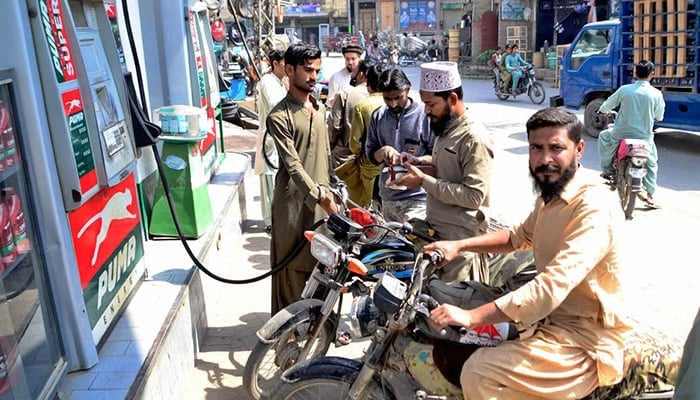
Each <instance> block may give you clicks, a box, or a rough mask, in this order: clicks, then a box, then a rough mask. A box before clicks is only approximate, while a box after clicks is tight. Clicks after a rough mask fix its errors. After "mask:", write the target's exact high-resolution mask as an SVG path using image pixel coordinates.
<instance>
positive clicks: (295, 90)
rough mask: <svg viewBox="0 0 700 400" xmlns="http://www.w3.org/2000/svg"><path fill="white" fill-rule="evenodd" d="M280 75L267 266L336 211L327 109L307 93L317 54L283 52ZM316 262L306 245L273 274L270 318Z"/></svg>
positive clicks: (271, 123)
mask: <svg viewBox="0 0 700 400" xmlns="http://www.w3.org/2000/svg"><path fill="white" fill-rule="evenodd" d="M284 63H285V66H284V71H285V73H286V74H287V77H288V78H289V93H288V94H287V96H286V97H285V98H284V99H283V100H282V101H280V102H279V103H278V104H277V105H276V106H275V107H274V108H273V109H272V111H271V112H270V115H269V116H268V117H267V129H268V130H269V131H270V135H271V136H272V139H273V140H274V141H275V145H276V147H277V153H278V155H279V170H278V171H277V176H276V180H275V193H274V196H273V201H272V240H271V243H270V265H271V266H272V267H273V268H274V267H275V266H277V265H278V264H279V263H281V262H282V260H284V259H286V258H288V257H289V255H290V254H291V253H292V251H293V249H294V247H295V245H296V244H297V242H298V241H299V240H304V230H306V229H309V228H310V227H311V225H313V224H314V222H316V221H318V220H320V219H322V218H325V217H326V216H327V215H328V214H332V213H336V212H338V208H337V206H336V204H335V201H334V198H333V195H332V193H331V192H330V191H329V186H328V184H329V180H330V176H329V175H330V173H329V171H330V170H331V166H330V159H329V152H330V149H329V145H328V132H327V131H326V124H325V116H326V110H325V108H324V107H323V105H321V104H318V103H317V102H316V99H315V98H314V96H313V95H312V93H313V91H314V86H315V85H316V79H317V77H318V73H319V71H320V70H321V50H319V49H318V48H317V47H316V46H313V45H308V44H304V43H299V44H296V45H292V46H290V47H289V48H288V49H287V52H286V53H285V55H284ZM315 264H316V261H315V259H314V258H313V256H311V251H310V249H309V244H308V243H306V244H305V245H304V247H303V248H302V250H301V251H300V252H299V253H298V254H296V255H295V256H294V257H292V258H291V259H290V260H289V262H288V263H287V265H286V266H285V267H284V268H282V270H280V271H279V272H277V273H276V274H274V275H272V315H274V314H276V313H277V312H278V311H279V310H281V309H282V308H284V307H286V306H288V305H289V304H291V303H293V302H295V301H297V300H299V298H300V296H301V292H302V290H303V289H304V284H305V282H306V280H307V279H308V278H309V275H310V274H311V271H312V269H313V267H314V265H315Z"/></svg>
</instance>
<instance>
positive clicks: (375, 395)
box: [270, 372, 394, 400]
mask: <svg viewBox="0 0 700 400" xmlns="http://www.w3.org/2000/svg"><path fill="white" fill-rule="evenodd" d="M356 378H357V372H355V373H353V374H352V376H334V375H330V376H326V377H315V378H309V379H299V380H296V381H294V382H288V381H286V380H281V381H280V383H279V385H278V386H277V387H276V388H275V390H274V392H273V393H272V396H271V397H270V398H272V399H275V400H342V399H345V397H346V396H347V393H348V390H349V389H350V385H351V384H352V382H354V381H355V379H356ZM362 398H363V399H367V400H394V395H393V394H392V393H390V392H388V391H387V392H385V391H384V390H383V388H382V387H381V386H380V385H379V383H377V382H376V381H374V380H373V381H372V382H371V383H370V385H369V387H368V388H367V390H365V393H364V396H363V397H362Z"/></svg>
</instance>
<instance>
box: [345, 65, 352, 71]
mask: <svg viewBox="0 0 700 400" xmlns="http://www.w3.org/2000/svg"><path fill="white" fill-rule="evenodd" d="M345 69H346V70H348V72H350V73H352V67H348V66H347V65H346V66H345Z"/></svg>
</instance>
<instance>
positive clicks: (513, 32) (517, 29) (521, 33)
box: [506, 26, 528, 51]
mask: <svg viewBox="0 0 700 400" xmlns="http://www.w3.org/2000/svg"><path fill="white" fill-rule="evenodd" d="M506 43H508V44H517V45H518V47H519V48H520V50H521V51H525V50H527V49H528V46H527V26H509V27H507V28H506Z"/></svg>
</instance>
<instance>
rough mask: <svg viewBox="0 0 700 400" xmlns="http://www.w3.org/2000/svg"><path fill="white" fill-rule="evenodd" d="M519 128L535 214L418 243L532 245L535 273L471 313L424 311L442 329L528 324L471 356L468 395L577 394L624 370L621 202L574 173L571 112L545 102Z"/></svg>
mask: <svg viewBox="0 0 700 400" xmlns="http://www.w3.org/2000/svg"><path fill="white" fill-rule="evenodd" d="M526 127H527V136H528V143H529V149H530V162H529V165H530V175H531V176H532V178H533V180H534V186H535V189H536V191H537V192H539V197H538V199H537V201H536V203H535V208H534V210H533V211H532V213H531V214H530V215H529V216H528V217H527V218H526V219H525V221H524V222H523V223H522V224H521V225H519V226H517V227H515V228H513V229H510V230H502V231H497V232H492V233H488V234H486V235H483V236H477V237H473V238H468V239H463V240H458V241H447V242H436V243H432V244H429V245H427V246H426V247H425V249H426V250H435V249H439V250H441V251H442V252H443V253H444V254H445V259H447V260H450V259H452V258H454V257H455V256H456V255H457V254H458V253H459V252H461V251H465V250H468V251H474V252H496V253H507V252H512V251H514V250H517V249H523V248H532V249H533V253H534V256H535V264H536V266H537V272H538V273H537V275H536V276H535V277H534V278H533V279H532V280H531V281H529V282H528V283H526V284H524V285H523V286H521V287H520V288H518V289H517V290H515V291H512V292H509V293H507V294H505V295H503V296H501V297H500V298H498V299H496V300H495V301H493V302H490V303H487V304H485V305H483V306H480V307H477V308H474V309H471V310H464V309H461V308H459V307H455V306H451V305H445V304H443V305H440V306H439V307H437V308H435V309H434V310H433V311H432V312H431V320H432V322H433V323H435V324H436V325H437V326H439V327H444V326H448V325H451V326H459V327H465V328H466V329H471V328H474V327H480V326H484V325H489V324H494V323H501V322H507V321H510V322H513V323H515V324H516V325H517V326H518V328H519V330H520V331H525V332H524V333H521V336H520V338H518V339H516V340H511V341H505V342H503V343H501V344H500V345H498V346H496V347H482V348H479V349H477V350H476V351H475V352H474V353H473V354H472V355H471V356H470V357H469V359H468V360H467V362H466V363H465V364H464V367H463V368H462V373H461V376H460V382H461V385H462V392H463V394H464V398H465V399H470V400H475V399H476V400H478V399H494V398H498V399H519V400H520V399H557V400H559V399H580V398H583V397H585V396H586V395H588V394H590V393H591V392H593V391H594V390H595V389H596V388H597V387H598V386H609V385H613V384H615V383H617V382H619V381H620V380H621V379H622V376H623V364H624V334H625V332H626V331H628V330H629V329H630V327H629V325H628V323H627V321H626V318H625V317H624V316H623V313H622V310H623V309H624V301H625V297H624V295H623V293H622V288H621V283H620V275H621V272H622V271H621V269H622V267H623V266H622V263H621V260H620V257H621V254H620V251H619V246H618V231H617V227H619V226H620V225H621V224H622V223H623V221H624V218H623V216H622V212H621V210H620V207H619V203H618V201H617V200H616V199H615V198H614V194H612V193H611V192H610V190H609V189H607V188H606V187H605V186H604V185H602V184H599V183H597V182H596V179H595V177H594V176H590V177H589V176H584V173H582V172H581V171H580V165H579V162H580V160H581V157H582V154H583V148H584V142H583V140H581V131H582V128H583V126H582V124H581V122H580V121H579V120H578V118H577V117H576V115H574V114H573V113H571V112H569V111H566V110H562V109H558V108H546V109H543V110H540V111H538V112H536V113H535V114H534V115H532V116H531V117H530V119H529V120H528V121H527V124H526ZM526 329H527V330H526Z"/></svg>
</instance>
